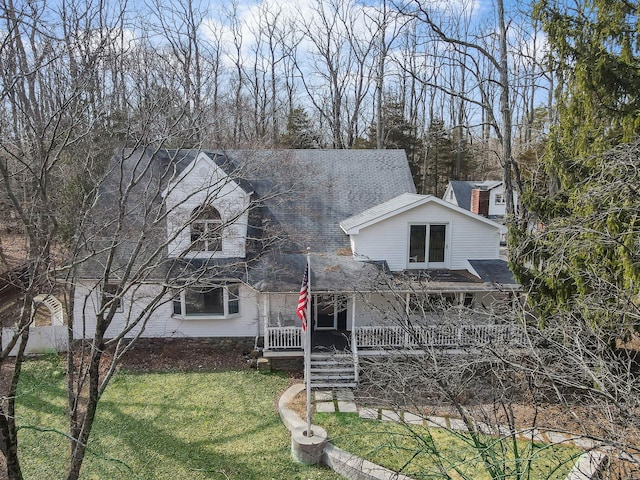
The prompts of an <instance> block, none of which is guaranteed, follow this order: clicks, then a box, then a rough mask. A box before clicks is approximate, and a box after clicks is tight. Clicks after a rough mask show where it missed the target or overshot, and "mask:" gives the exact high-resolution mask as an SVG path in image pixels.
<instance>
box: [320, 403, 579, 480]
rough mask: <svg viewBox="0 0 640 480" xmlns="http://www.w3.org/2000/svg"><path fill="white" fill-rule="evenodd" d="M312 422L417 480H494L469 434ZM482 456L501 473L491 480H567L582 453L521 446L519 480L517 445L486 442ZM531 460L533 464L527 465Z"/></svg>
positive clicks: (326, 418)
mask: <svg viewBox="0 0 640 480" xmlns="http://www.w3.org/2000/svg"><path fill="white" fill-rule="evenodd" d="M314 423H317V424H319V425H321V426H323V427H324V428H326V430H327V432H328V434H329V437H330V441H331V442H332V443H333V444H334V445H336V446H338V447H340V448H342V449H344V450H346V451H348V452H351V453H353V454H356V455H358V456H360V457H362V458H366V459H367V460H370V461H372V462H374V463H377V464H379V465H383V466H385V467H387V468H389V469H391V470H393V471H396V472H397V471H402V473H404V474H406V475H408V476H412V477H413V478H416V479H440V478H451V479H472V480H485V479H491V478H492V475H491V474H490V472H489V470H488V468H487V466H486V464H485V462H483V461H482V459H481V456H480V449H479V448H475V447H474V446H473V445H472V444H471V440H470V438H469V437H468V435H467V434H463V433H462V432H455V433H454V432H451V431H448V430H446V429H439V428H426V427H422V426H414V425H403V424H398V423H392V422H382V421H377V420H363V419H361V418H359V417H358V415H357V414H349V413H335V414H331V413H318V414H316V415H315V417H314ZM482 440H483V443H484V444H485V450H484V452H485V453H486V454H487V455H488V456H490V457H491V458H492V461H491V463H493V464H494V465H495V466H496V467H497V468H498V469H499V472H498V473H496V472H494V475H493V478H501V479H505V480H507V479H516V478H522V479H527V480H541V479H548V480H551V479H558V480H560V479H565V478H566V476H567V474H568V473H569V470H570V469H571V468H572V466H573V465H574V463H575V460H576V458H577V456H579V455H580V454H581V453H582V451H581V450H580V449H578V448H576V447H570V446H558V445H555V446H552V445H548V444H544V443H532V442H527V441H518V442H517V444H516V446H517V449H518V452H519V455H518V457H519V458H520V459H521V460H523V463H522V465H521V467H520V471H521V472H523V470H522V469H523V468H524V467H529V468H528V473H525V474H524V475H522V476H521V477H517V476H516V475H515V470H516V462H515V457H516V456H515V455H514V449H515V447H514V444H513V443H512V441H511V440H510V439H502V440H501V439H497V438H494V437H490V436H485V437H483V439H482ZM529 461H530V463H529Z"/></svg>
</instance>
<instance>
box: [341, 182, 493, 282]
mask: <svg viewBox="0 0 640 480" xmlns="http://www.w3.org/2000/svg"><path fill="white" fill-rule="evenodd" d="M340 227H341V228H342V231H343V232H344V233H346V234H347V235H349V239H350V243H351V251H352V252H353V255H354V259H356V260H361V261H384V262H386V264H387V266H388V268H389V270H391V271H403V270H416V269H450V270H467V269H469V268H470V267H469V259H473V260H493V259H498V258H499V257H500V235H501V234H502V233H505V232H506V229H505V227H503V226H502V225H499V224H498V223H495V222H493V221H491V220H489V219H487V218H484V217H481V216H479V215H475V214H473V213H471V212H469V211H468V210H465V209H463V208H460V207H457V206H455V205H452V204H450V203H447V202H446V201H444V200H441V199H439V198H437V197H433V196H431V195H418V194H415V193H404V194H402V195H399V196H397V197H395V198H392V199H391V200H388V201H387V202H384V203H381V204H379V205H376V206H374V207H372V208H370V209H368V210H365V211H363V212H361V213H359V214H357V215H354V216H352V217H349V218H347V219H345V220H343V221H342V222H340Z"/></svg>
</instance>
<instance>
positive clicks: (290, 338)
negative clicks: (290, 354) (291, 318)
mask: <svg viewBox="0 0 640 480" xmlns="http://www.w3.org/2000/svg"><path fill="white" fill-rule="evenodd" d="M265 347H266V348H267V349H269V350H291V349H302V328H301V327H267V338H266V339H265Z"/></svg>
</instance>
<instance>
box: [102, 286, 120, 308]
mask: <svg viewBox="0 0 640 480" xmlns="http://www.w3.org/2000/svg"><path fill="white" fill-rule="evenodd" d="M102 300H103V302H104V303H103V304H102V307H103V308H106V309H109V308H111V305H112V304H113V303H115V308H116V312H122V311H123V308H122V293H120V296H118V285H116V284H114V283H106V284H104V285H103V286H102Z"/></svg>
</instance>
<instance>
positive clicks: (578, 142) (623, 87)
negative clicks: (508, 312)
mask: <svg viewBox="0 0 640 480" xmlns="http://www.w3.org/2000/svg"><path fill="white" fill-rule="evenodd" d="M638 7H639V5H638V2H619V1H617V0H579V1H578V2H577V4H573V5H572V7H571V9H569V8H567V7H564V6H563V5H562V4H561V3H553V2H552V1H549V0H542V1H540V2H539V3H538V4H537V6H536V14H537V15H538V17H539V18H540V19H541V20H542V21H543V23H544V26H545V30H546V32H547V34H548V39H549V46H550V49H551V58H553V62H554V64H553V69H554V71H555V72H556V75H557V77H558V80H559V86H558V89H557V91H556V104H557V115H558V122H557V124H556V125H555V126H554V127H553V128H552V129H551V131H550V135H549V141H548V142H547V149H546V152H545V156H544V167H545V169H546V173H547V175H548V178H547V189H546V191H543V192H540V191H538V192H536V191H533V190H530V191H528V192H526V193H525V194H524V195H523V196H521V201H523V202H526V207H527V208H528V210H529V211H531V212H533V213H535V215H536V222H537V223H538V225H539V226H540V228H538V229H533V232H532V231H531V229H530V228H520V230H515V229H514V231H513V232H512V234H513V235H512V237H511V245H512V247H514V248H515V251H514V255H512V259H513V260H512V267H513V269H514V272H515V273H516V275H517V277H518V278H519V280H520V281H521V282H522V283H523V285H525V287H528V288H529V289H530V291H531V292H532V295H531V298H532V300H533V303H534V305H535V306H536V307H537V309H538V312H539V313H540V314H541V317H540V318H544V314H546V313H552V312H554V311H558V310H565V309H567V310H573V311H577V310H579V311H580V314H581V317H582V318H583V319H584V320H585V321H588V322H590V323H594V322H596V323H599V324H601V325H602V326H603V327H605V328H606V331H607V333H606V334H607V335H610V339H611V341H613V340H615V339H617V338H623V337H625V336H626V335H627V334H628V333H629V332H630V331H631V330H633V329H637V327H634V326H632V325H629V324H625V320H628V319H629V318H630V317H628V316H626V315H620V314H619V313H617V314H616V315H615V316H613V317H612V316H611V315H610V314H608V313H607V312H609V311H615V309H613V308H612V309H607V308H598V309H595V308H593V306H594V305H596V304H598V305H602V304H603V302H602V300H603V299H605V300H606V301H605V302H604V304H606V303H607V302H608V301H611V302H614V301H616V298H619V297H620V293H619V292H625V295H624V296H625V298H629V299H632V300H631V302H632V304H630V305H629V306H628V308H629V310H628V311H629V312H630V311H632V310H634V309H636V308H637V307H638V305H635V303H637V302H638V285H639V282H640V261H639V260H640V259H638V254H637V252H638V248H637V245H638V244H639V241H640V233H639V232H640V220H639V219H638V213H637V212H639V211H640V197H639V196H638V194H637V192H636V185H637V184H638V182H639V181H640V177H639V176H638V174H637V171H638V168H637V167H640V162H638V154H639V153H640V150H639V149H638V145H637V144H633V143H631V142H632V141H633V140H634V139H635V138H637V137H638V133H639V129H640V96H638V94H637V92H638V91H640V56H639V53H640V52H639V48H640V47H639V44H638V13H637V12H638ZM613 292H618V293H613ZM596 297H597V298H598V299H599V301H595V300H594V298H596ZM585 299H591V300H590V301H589V302H585Z"/></svg>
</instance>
